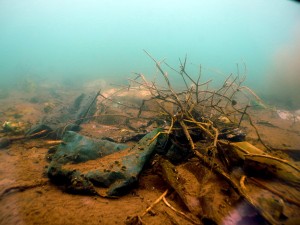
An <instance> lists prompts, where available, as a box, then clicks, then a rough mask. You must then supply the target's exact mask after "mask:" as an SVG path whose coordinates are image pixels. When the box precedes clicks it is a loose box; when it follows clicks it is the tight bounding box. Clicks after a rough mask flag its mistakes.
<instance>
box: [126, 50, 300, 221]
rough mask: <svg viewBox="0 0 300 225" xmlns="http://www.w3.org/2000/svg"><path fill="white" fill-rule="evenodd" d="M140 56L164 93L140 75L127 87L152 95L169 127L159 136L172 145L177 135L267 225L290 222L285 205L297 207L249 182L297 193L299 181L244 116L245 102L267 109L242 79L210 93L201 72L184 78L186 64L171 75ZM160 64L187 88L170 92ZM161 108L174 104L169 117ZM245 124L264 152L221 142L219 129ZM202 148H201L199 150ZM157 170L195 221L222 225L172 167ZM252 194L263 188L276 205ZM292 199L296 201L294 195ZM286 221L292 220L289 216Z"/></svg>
mask: <svg viewBox="0 0 300 225" xmlns="http://www.w3.org/2000/svg"><path fill="white" fill-rule="evenodd" d="M145 53H146V54H147V55H148V56H149V57H150V58H151V59H152V60H153V61H154V63H155V64H156V67H157V69H158V72H159V73H160V74H161V75H162V78H163V79H164V80H165V84H166V87H160V86H158V85H157V84H156V83H154V82H148V81H147V80H146V77H145V76H144V75H143V74H141V73H138V74H137V77H136V78H135V79H134V80H131V82H132V83H133V84H135V85H137V86H139V87H140V88H142V89H146V90H148V91H149V93H151V95H152V97H151V101H154V102H156V104H157V106H158V107H159V108H160V110H161V115H163V116H164V118H165V120H166V121H168V123H169V125H168V126H166V127H165V131H164V132H162V133H165V134H167V135H169V138H171V139H172V138H174V137H176V136H178V134H181V136H183V137H185V140H184V139H182V138H181V139H180V140H181V142H183V143H179V144H181V145H183V146H187V145H188V146H189V148H190V150H191V151H192V152H193V153H194V155H195V156H196V157H197V158H198V160H199V162H200V163H201V164H202V165H203V166H205V167H206V168H207V169H209V170H211V171H212V172H214V173H215V174H217V175H218V176H219V177H220V178H221V179H222V180H224V181H226V182H227V183H228V184H229V185H230V187H231V188H232V189H233V190H234V191H235V193H236V194H238V195H239V196H240V197H241V198H242V199H244V200H245V201H246V202H247V203H248V204H249V205H251V206H252V207H253V208H254V209H256V211H257V212H258V213H259V214H260V215H261V216H262V217H263V218H264V219H265V220H266V221H268V223H270V224H279V223H285V222H286V221H288V219H290V218H289V217H288V216H286V215H283V214H284V213H283V210H282V209H283V206H284V201H287V202H289V203H292V204H293V205H294V206H296V207H299V203H298V201H295V200H291V199H292V198H290V197H289V196H286V195H285V194H284V193H282V192H281V191H277V192H276V191H273V189H274V188H272V185H274V184H270V185H268V186H264V185H263V184H261V183H260V182H259V180H255V179H254V180H253V178H249V176H254V177H255V176H258V177H259V175H261V171H265V172H266V173H267V174H265V175H266V176H268V175H270V174H271V175H272V177H274V178H275V179H279V180H281V181H282V182H285V183H287V184H288V185H289V186H288V188H298V187H299V181H300V173H299V168H298V167H297V166H295V165H293V163H292V162H289V161H286V160H282V159H279V158H277V157H274V156H272V154H271V151H272V149H270V148H269V147H268V146H267V145H266V144H265V143H264V142H263V140H262V138H261V136H260V134H259V131H258V129H257V127H256V126H255V124H254V122H253V120H252V119H251V115H250V114H249V113H248V109H249V108H251V107H252V105H250V104H249V102H250V101H252V102H255V104H257V105H260V106H261V107H263V108H267V106H266V105H265V104H264V103H263V101H262V100H261V99H260V98H259V97H258V96H257V95H256V94H255V93H254V92H253V91H252V90H251V89H250V88H248V87H246V86H243V85H242V83H243V81H244V79H245V76H241V75H240V74H239V72H238V74H237V76H234V75H230V76H229V77H228V78H227V79H226V80H225V82H224V83H223V85H221V87H220V88H219V89H217V90H209V88H208V85H209V83H210V81H207V82H203V83H201V82H200V80H201V79H200V78H201V72H202V70H201V66H200V67H199V74H198V76H197V78H196V79H194V78H193V77H192V76H191V75H189V74H188V72H187V69H186V65H187V59H186V58H185V59H184V61H180V69H179V70H176V69H174V68H172V67H171V66H169V65H168V64H167V63H165V62H164V61H162V62H159V61H157V60H156V59H154V58H153V57H152V56H151V55H150V54H149V53H148V52H146V51H145ZM162 64H165V65H166V66H167V67H169V68H171V69H172V70H173V71H175V72H176V73H178V74H179V75H180V76H181V77H182V79H183V84H184V86H185V88H186V89H185V90H184V91H179V92H178V91H175V89H174V88H173V86H172V84H171V82H170V79H169V76H168V73H167V72H166V71H165V70H163V67H162ZM164 102H168V103H171V104H173V111H170V110H169V109H167V108H166V107H165V105H164V104H163V103H164ZM143 104H144V102H143ZM143 111H144V108H143V105H142V106H141V107H140V109H139V112H138V116H140V115H142V114H143ZM244 121H248V122H249V124H250V125H251V126H252V128H253V129H254V131H255V132H256V134H257V139H258V141H260V142H261V143H262V145H263V146H264V147H265V149H264V150H262V149H258V148H256V147H255V146H253V145H251V144H250V143H248V142H246V141H245V139H243V137H242V136H241V137H239V136H238V137H237V140H238V141H239V142H231V141H230V140H231V139H229V138H228V139H227V140H223V139H222V138H223V137H224V136H226V135H223V129H224V128H229V129H235V128H237V129H239V128H240V127H241V125H242V123H244ZM195 134H198V135H195ZM230 135H231V134H230ZM198 136H201V142H199V141H198V139H199V137H198ZM228 136H229V135H228ZM155 138H156V137H155ZM230 138H232V137H230ZM235 141H236V140H235ZM204 142H205V144H203V143H204ZM160 165H161V168H162V169H161V170H162V174H163V177H164V179H165V180H166V181H167V182H168V183H169V184H170V186H172V188H173V189H174V190H175V191H176V192H177V193H178V195H179V196H180V197H181V199H182V200H183V202H184V203H185V205H186V206H187V208H188V209H189V211H190V212H191V213H192V214H194V215H197V216H198V217H199V218H205V217H206V216H207V217H208V218H210V219H211V220H212V221H214V222H219V223H220V222H221V221H220V220H219V218H218V217H217V216H215V215H214V213H216V212H209V211H205V210H204V208H203V204H204V201H202V202H201V201H199V198H197V197H195V196H193V194H191V193H189V190H187V189H188V188H187V187H186V186H185V185H184V184H183V183H181V181H180V177H179V175H178V174H177V173H176V172H175V171H176V168H177V167H176V166H174V165H172V164H170V162H168V161H166V160H161V161H160ZM235 166H240V167H241V168H243V169H244V170H243V173H242V174H241V175H240V176H239V177H234V176H232V175H231V173H230V171H231V170H232V169H233V167H235ZM258 168H260V170H258ZM276 182H278V180H276ZM257 188H263V189H262V190H263V191H264V192H265V191H266V190H265V189H267V191H268V193H271V194H273V195H275V196H276V198H275V197H274V198H275V200H274V199H273V197H272V195H270V194H268V193H266V195H265V197H262V196H260V195H259V194H257V193H259V192H257V191H256V192H253V190H256V189H257ZM295 193H296V195H297V193H298V195H299V192H297V190H296V192H295ZM276 199H277V200H276ZM274 202H275V203H274ZM294 206H293V207H294ZM284 207H286V206H284ZM205 208H209V207H205ZM293 210H294V209H293ZM298 210H299V209H298ZM285 211H288V210H285ZM289 215H293V213H291V214H289ZM202 222H203V221H202Z"/></svg>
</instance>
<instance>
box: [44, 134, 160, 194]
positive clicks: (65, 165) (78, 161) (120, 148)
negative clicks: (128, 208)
mask: <svg viewBox="0 0 300 225" xmlns="http://www.w3.org/2000/svg"><path fill="white" fill-rule="evenodd" d="M160 131H161V129H159V128H157V129H155V130H153V131H152V132H150V133H148V134H147V135H145V136H144V137H143V138H142V139H141V140H140V141H139V142H138V143H137V144H136V145H134V146H133V147H131V148H128V146H127V145H125V144H118V143H114V142H110V141H107V140H95V139H92V138H88V137H84V136H81V135H80V134H77V133H75V132H72V131H68V132H66V134H65V135H64V137H63V143H62V144H60V145H59V146H58V148H57V149H56V150H55V152H54V154H53V155H52V156H51V162H50V165H49V167H48V170H47V175H48V177H49V178H50V179H51V180H52V181H53V182H54V183H58V184H61V185H64V186H65V188H66V190H67V191H69V192H72V193H79V194H98V195H101V196H105V197H115V196H120V195H122V194H124V193H126V191H127V190H128V188H130V187H131V186H132V185H133V184H134V183H135V182H136V181H137V180H138V176H139V174H140V172H141V171H142V169H143V167H144V165H145V164H146V163H147V162H148V161H149V160H150V158H151V156H152V155H153V153H154V151H155V147H156V144H157V142H158V138H154V137H155V135H156V134H157V133H158V132H160ZM115 154H119V155H117V156H114V155H115ZM112 155H113V156H112ZM105 156H107V157H111V158H110V159H108V160H105V163H104V164H102V161H101V160H103V157H105ZM87 168H90V169H87ZM96 187H102V188H105V192H104V193H102V192H101V193H100V192H99V191H97V188H96Z"/></svg>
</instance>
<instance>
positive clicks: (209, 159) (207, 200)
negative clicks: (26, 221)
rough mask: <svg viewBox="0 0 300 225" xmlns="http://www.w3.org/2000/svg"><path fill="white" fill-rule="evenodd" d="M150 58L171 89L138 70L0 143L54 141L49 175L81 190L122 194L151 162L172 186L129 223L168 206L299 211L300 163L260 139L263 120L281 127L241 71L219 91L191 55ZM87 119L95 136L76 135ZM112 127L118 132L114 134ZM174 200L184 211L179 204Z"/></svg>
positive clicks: (262, 219)
mask: <svg viewBox="0 0 300 225" xmlns="http://www.w3.org/2000/svg"><path fill="white" fill-rule="evenodd" d="M145 52H146V51H145ZM146 54H147V55H148V56H149V57H150V59H152V60H153V62H154V63H155V65H156V68H157V71H158V74H160V76H159V77H160V78H162V79H163V81H164V83H165V85H163V84H162V82H157V81H148V80H147V78H146V76H145V75H144V74H141V73H135V75H136V77H135V78H134V79H129V85H128V86H127V85H126V86H119V87H118V88H114V89H111V90H108V91H106V92H105V91H103V92H101V91H99V92H98V93H97V94H96V95H95V96H94V97H93V98H92V99H91V98H89V101H88V104H86V100H85V99H86V96H85V95H84V94H83V95H80V96H79V97H78V98H76V100H75V101H74V103H73V105H72V106H71V107H69V108H66V107H65V108H64V110H61V112H63V113H59V115H58V116H56V117H53V118H51V115H53V111H55V108H52V109H51V110H50V111H49V112H48V113H47V116H48V117H47V118H46V119H45V120H44V121H43V123H41V124H40V125H39V126H37V127H34V128H31V129H30V131H29V132H27V134H26V135H25V136H23V137H16V139H14V138H7V137H5V138H2V139H0V147H3V148H5V147H7V146H8V145H9V144H10V143H11V142H12V141H14V140H19V139H18V138H20V139H24V140H26V139H27V138H36V137H44V138H51V140H50V141H48V142H47V144H51V143H52V144H53V145H55V146H54V147H51V148H50V149H49V151H48V155H47V159H48V160H49V166H48V167H47V176H48V178H50V180H51V181H52V182H53V183H55V184H57V185H58V186H62V187H63V188H64V190H66V191H68V192H71V193H74V194H88V195H96V196H101V197H109V198H112V197H113V198H116V197H120V196H121V195H124V194H126V193H128V191H129V190H131V189H132V188H133V187H135V186H134V185H137V184H138V181H139V177H140V175H141V173H142V171H143V169H144V168H145V167H147V168H149V167H150V168H151V172H154V173H156V174H158V175H159V176H160V177H162V179H163V180H164V181H165V183H166V186H167V187H168V188H167V190H166V191H165V192H164V193H163V194H162V195H161V196H160V197H159V198H158V199H156V200H155V201H153V203H152V204H150V206H149V207H148V208H146V209H145V210H142V212H141V213H138V214H134V215H128V218H127V220H126V224H147V220H148V219H149V218H148V217H147V216H148V215H155V208H156V207H158V204H159V203H160V202H163V203H164V205H163V206H164V207H168V209H170V210H172V212H174V214H168V213H166V217H167V218H169V220H170V221H171V223H172V224H180V223H179V222H177V219H178V218H177V217H176V216H180V221H185V222H184V223H187V224H227V223H235V224H237V223H240V224H242V223H243V224H244V223H248V224H288V223H290V222H292V221H293V220H294V219H295V218H296V217H297V216H298V212H299V207H300V186H299V184H300V171H299V167H298V165H297V164H296V163H295V162H294V161H293V160H290V159H289V158H282V155H280V154H278V152H277V151H276V152H275V151H274V149H273V148H272V147H270V146H269V145H268V144H267V143H266V140H267V137H264V136H262V135H260V131H259V128H258V125H262V126H264V127H271V128H272V129H277V128H278V126H277V125H275V124H274V125H273V123H271V122H269V121H266V120H263V119H261V120H260V122H258V123H255V122H254V121H253V119H252V116H251V113H250V112H251V111H250V110H251V109H252V108H253V107H255V106H259V107H260V108H264V109H265V110H270V111H271V110H272V109H270V108H268V106H267V105H266V104H264V102H263V101H262V100H261V99H260V98H259V97H258V96H257V95H256V94H255V93H254V91H252V90H251V89H250V88H248V87H246V86H244V85H243V82H244V80H245V77H246V76H245V75H241V74H240V72H239V67H238V74H237V75H233V74H231V75H230V76H228V77H227V78H226V79H225V81H224V83H223V84H222V85H221V86H220V88H219V89H214V88H211V87H210V84H211V80H209V81H204V82H202V80H201V79H202V68H201V66H199V74H198V75H197V76H196V77H195V76H192V75H190V74H189V73H188V72H187V58H185V59H184V60H183V61H182V60H180V68H179V70H176V69H174V68H173V67H171V66H170V65H168V64H167V63H166V62H165V61H161V62H159V61H157V60H156V59H154V58H153V57H152V56H151V55H150V54H149V53H148V52H146ZM164 68H168V69H169V70H172V71H174V72H175V73H176V74H178V75H179V76H180V77H181V78H182V84H183V85H184V88H183V90H181V89H180V90H178V89H177V88H174V86H173V85H172V82H171V80H170V77H169V75H168V73H167V72H166V70H165V69H164ZM244 71H245V72H244V73H246V67H245V69H244ZM158 80H159V79H158ZM132 93H135V94H132ZM65 114H69V116H66V117H65ZM57 121H58V123H55V122H57ZM70 121H71V122H70ZM91 121H92V122H93V123H90V122H91ZM99 124H100V125H101V129H102V130H100V129H98V128H97V126H98V125H99ZM87 125H90V126H93V129H90V130H93V131H95V133H93V134H92V133H84V131H81V132H82V133H81V134H79V133H75V132H74V131H79V130H80V128H82V127H84V126H87ZM246 125H247V126H246ZM112 129H115V130H118V132H119V133H118V135H116V136H113V135H111V136H107V134H108V133H109V132H107V131H108V130H112ZM249 129H251V130H252V132H253V133H255V134H256V137H257V138H256V140H254V139H253V140H252V141H253V144H255V146H254V145H253V144H251V143H250V142H249V141H247V135H248V132H249ZM39 132H46V134H47V135H46V136H45V135H44V134H41V133H39ZM100 132H102V133H101V134H102V138H103V139H99V138H98V135H99V133H100ZM109 134H111V133H109ZM92 136H93V137H92ZM57 139H59V141H57ZM265 139H266V140H265ZM124 142H126V143H124ZM257 146H258V147H257ZM275 153H276V154H275ZM31 186H32V187H35V185H28V187H31ZM7 190H8V192H9V191H10V190H23V186H20V188H18V187H13V189H7ZM164 190H165V189H164ZM5 193H6V192H5ZM178 198H180V200H179V199H178ZM171 201H173V203H174V202H180V204H183V205H185V207H181V208H180V209H177V207H174V206H172V204H171V203H170V202H171Z"/></svg>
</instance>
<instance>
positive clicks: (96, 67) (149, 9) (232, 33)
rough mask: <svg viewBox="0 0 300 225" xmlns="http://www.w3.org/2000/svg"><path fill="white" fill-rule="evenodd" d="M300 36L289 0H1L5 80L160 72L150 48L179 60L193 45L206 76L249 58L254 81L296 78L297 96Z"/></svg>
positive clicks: (257, 85)
mask: <svg viewBox="0 0 300 225" xmlns="http://www.w3.org/2000/svg"><path fill="white" fill-rule="evenodd" d="M299 42H300V4H298V3H296V2H294V1H288V0H244V1H241V0H227V1H226V0H209V1H208V0H207V1H201V0H186V1H179V0H172V1H170V0H152V1H149V0H143V1H141V0H139V1H138V0H127V1H111V0H85V1H83V0H82V1H79V0H51V1H50V0H49V1H47V0H45V1H38V0H0V49H1V50H0V83H1V85H0V86H1V87H7V86H9V85H15V84H16V83H17V81H18V80H20V79H22V78H24V77H29V78H30V79H35V80H38V81H40V82H50V81H51V80H58V81H59V82H65V83H72V82H73V83H74V84H75V83H76V82H78V81H80V82H83V81H89V80H93V79H104V80H114V81H115V80H116V81H118V82H124V81H125V80H126V79H127V78H128V77H132V75H131V72H143V73H145V74H147V75H148V76H150V77H151V75H152V74H153V73H154V72H155V68H154V65H153V62H152V61H151V60H150V59H149V58H148V57H147V56H146V54H145V53H144V52H143V49H146V50H147V51H149V52H150V53H151V54H152V55H153V56H154V57H155V58H157V59H158V60H161V59H164V58H166V60H167V62H168V63H169V64H171V65H173V66H174V67H177V66H178V58H179V57H181V58H182V57H184V56H185V55H186V54H187V56H188V60H189V62H190V63H192V64H189V66H190V68H191V72H193V71H194V70H196V69H197V68H198V65H199V64H201V65H202V67H203V69H204V70H203V73H204V74H205V76H206V77H205V78H204V79H209V78H213V79H219V78H218V76H220V75H217V74H216V73H213V72H211V71H212V70H218V71H222V72H223V73H224V74H225V75H227V74H229V73H230V72H236V64H237V63H243V62H245V64H246V65H247V81H246V82H247V85H249V86H251V87H252V88H254V89H255V90H258V92H263V91H264V90H266V86H268V87H269V88H268V89H270V88H271V89H272V88H273V89H274V88H278V86H279V87H281V86H282V80H285V81H286V80H288V82H286V83H287V84H286V87H284V88H283V89H282V90H281V92H282V91H283V90H285V91H286V90H289V91H290V90H293V91H292V93H287V98H292V99H294V98H295V99H297V96H300V93H299V92H300V91H299V90H295V89H298V88H297V87H298V86H300V78H299V77H300V68H299V67H300V66H299V65H298V61H297V60H296V59H297V58H300V54H299V53H298V52H300V44H299ZM297 48H298V49H299V51H297V50H296V49H297ZM225 75H224V78H225V77H226V76H225ZM170 76H172V74H171V75H170ZM174 76H177V75H174ZM282 77H284V79H283V78H282ZM175 80H176V79H175ZM178 82H181V81H180V80H178ZM279 83H280V85H278V84H279ZM297 84H298V85H297ZM279 92H280V91H279ZM270 93H273V94H274V90H273V92H272V91H271V92H270ZM275 93H278V91H275ZM274 95H276V94H274ZM283 100H284V99H283ZM299 101H300V100H299V98H298V100H295V103H293V104H294V106H297V104H298V103H299ZM299 107H300V103H299Z"/></svg>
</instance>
